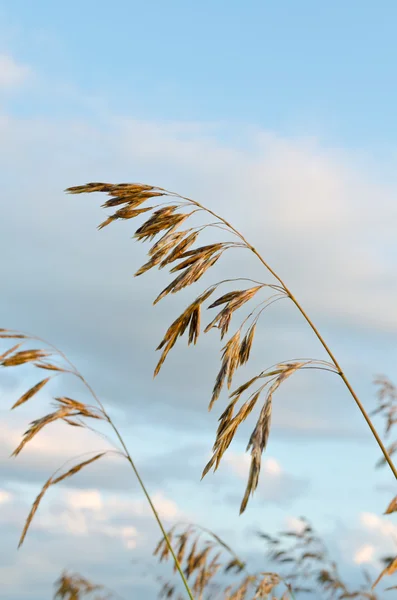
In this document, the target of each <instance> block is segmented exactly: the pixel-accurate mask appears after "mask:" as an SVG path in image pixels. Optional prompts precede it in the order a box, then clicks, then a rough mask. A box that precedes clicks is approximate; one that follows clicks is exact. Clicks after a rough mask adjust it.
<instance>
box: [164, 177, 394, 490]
mask: <svg viewBox="0 0 397 600" xmlns="http://www.w3.org/2000/svg"><path fill="white" fill-rule="evenodd" d="M159 189H161V190H162V189H163V188H159ZM164 191H166V190H164ZM174 194H175V193H174V192H172V195H174ZM175 195H177V196H179V197H180V198H182V199H183V200H186V201H188V202H189V201H190V202H192V204H194V205H195V206H198V207H200V208H204V210H206V211H207V212H208V213H209V214H211V215H212V216H213V217H215V219H219V220H220V221H222V222H223V223H224V224H225V225H226V226H227V227H229V228H230V230H231V231H232V232H233V233H235V235H236V236H237V237H239V238H240V239H241V241H242V242H244V243H245V244H246V245H247V247H248V248H249V249H250V250H251V252H252V253H253V254H255V256H256V257H257V258H258V259H259V260H260V262H261V263H262V264H263V266H264V267H266V269H267V270H268V271H269V272H270V273H271V274H272V275H273V277H275V278H276V279H277V281H278V282H279V283H280V284H281V286H282V288H283V289H284V291H285V292H286V294H287V295H288V296H289V297H290V298H291V300H292V302H293V303H294V304H295V306H296V308H297V309H298V310H299V312H300V313H301V315H302V316H303V318H304V319H305V321H306V322H307V323H308V325H309V326H310V327H311V329H312V331H313V332H314V334H315V335H316V337H317V339H318V340H319V342H320V344H321V345H322V346H323V348H324V350H325V351H326V352H327V354H328V356H329V357H330V359H331V360H332V362H333V364H334V365H335V367H336V369H337V372H338V374H339V375H340V377H341V379H342V381H343V383H344V384H345V385H346V387H347V389H348V390H349V392H350V394H351V396H352V397H353V399H354V401H355V403H356V404H357V406H358V408H359V410H360V412H361V414H362V415H363V417H364V419H365V420H366V422H367V425H368V427H369V428H370V430H371V432H372V435H373V436H374V438H375V440H376V441H377V443H378V446H379V448H380V449H381V451H382V453H383V456H384V457H385V461H386V462H387V464H388V465H389V467H390V469H391V471H392V473H393V474H394V477H395V478H396V479H397V469H396V467H395V466H394V464H393V461H392V459H391V458H390V456H389V453H388V451H387V449H386V447H385V446H384V444H383V442H382V440H381V438H380V436H379V434H378V432H377V431H376V429H375V427H374V425H373V423H372V421H371V419H370V417H369V415H368V413H367V411H366V410H365V408H364V406H363V404H362V403H361V401H360V399H359V397H358V396H357V394H356V392H355V391H354V390H353V388H352V386H351V384H350V382H349V380H348V379H347V377H346V375H345V374H344V372H343V371H342V369H341V367H340V365H339V362H338V361H337V360H336V358H335V356H334V354H333V353H332V351H331V349H330V348H329V347H328V345H327V343H326V342H325V340H324V338H323V337H322V335H321V334H320V332H319V331H318V329H317V327H316V326H315V325H314V323H313V321H312V320H311V319H310V317H309V316H308V315H307V313H306V312H305V310H304V309H303V307H302V306H301V304H300V303H299V302H298V300H297V299H296V298H295V296H294V294H293V293H292V292H291V290H290V289H289V288H288V287H287V286H286V284H285V283H284V281H283V280H282V279H281V277H280V276H279V275H277V273H276V272H275V271H274V270H273V269H272V268H271V267H270V265H268V264H267V262H266V261H265V260H264V259H263V258H262V256H261V255H260V254H259V252H258V251H257V250H256V248H254V246H252V245H251V244H250V243H249V242H248V241H247V240H246V239H245V237H244V236H243V235H242V234H241V233H240V232H239V231H237V229H235V228H234V227H233V226H232V225H231V224H230V223H228V222H227V221H226V219H224V218H223V217H221V216H219V215H218V214H217V213H215V212H214V211H212V210H210V209H208V208H205V207H203V206H202V205H201V204H200V203H199V202H197V201H196V200H192V199H191V198H187V197H185V196H180V195H179V194H175Z"/></svg>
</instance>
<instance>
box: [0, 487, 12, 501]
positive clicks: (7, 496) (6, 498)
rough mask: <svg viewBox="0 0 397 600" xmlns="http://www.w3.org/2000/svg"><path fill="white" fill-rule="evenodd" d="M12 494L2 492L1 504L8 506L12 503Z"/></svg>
mask: <svg viewBox="0 0 397 600" xmlns="http://www.w3.org/2000/svg"><path fill="white" fill-rule="evenodd" d="M11 500H12V494H11V493H10V492H7V491H6V490H0V504H6V503H7V502H11Z"/></svg>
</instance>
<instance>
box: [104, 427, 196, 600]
mask: <svg viewBox="0 0 397 600" xmlns="http://www.w3.org/2000/svg"><path fill="white" fill-rule="evenodd" d="M108 421H109V423H110V425H111V426H112V428H113V430H114V432H115V434H116V435H117V437H118V439H119V441H120V444H121V445H122V446H123V449H124V452H125V455H126V457H127V460H128V462H129V463H130V465H131V467H132V468H133V470H134V473H135V475H136V478H137V479H138V481H139V485H140V486H141V488H142V491H143V493H144V494H145V496H146V499H147V501H148V502H149V505H150V508H151V509H152V512H153V515H154V517H155V519H156V521H157V523H158V525H159V527H160V529H161V533H162V534H163V537H164V540H165V542H166V544H167V546H168V549H169V551H170V552H171V555H172V558H173V559H174V562H175V566H176V568H177V570H178V571H179V575H180V576H181V579H182V582H183V585H184V586H185V589H186V592H187V594H188V596H189V598H190V599H191V600H194V597H193V594H192V591H191V589H190V587H189V584H188V582H187V579H186V577H185V574H184V572H183V570H182V567H181V564H180V562H179V560H178V558H177V556H176V554H175V552H174V550H173V548H172V545H171V542H170V539H169V537H168V535H167V532H166V531H165V529H164V526H163V524H162V522H161V519H160V516H159V514H158V512H157V510H156V507H155V506H154V504H153V502H152V499H151V497H150V494H149V492H148V491H147V489H146V487H145V484H144V483H143V481H142V479H141V476H140V475H139V472H138V470H137V468H136V466H135V464H134V461H133V460H132V458H131V456H130V453H129V452H128V449H127V447H126V445H125V443H124V440H123V438H122V437H121V435H120V433H119V431H118V429H117V427H116V426H115V425H114V424H113V423H112V421H111V420H110V418H109V417H108Z"/></svg>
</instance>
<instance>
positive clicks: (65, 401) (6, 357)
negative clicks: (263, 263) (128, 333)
mask: <svg viewBox="0 0 397 600" xmlns="http://www.w3.org/2000/svg"><path fill="white" fill-rule="evenodd" d="M0 338H2V339H9V340H13V339H23V340H24V342H21V343H19V344H16V345H14V346H12V347H11V348H10V349H9V350H7V351H6V352H4V353H3V354H2V355H1V357H0V366H2V367H14V366H19V365H24V364H27V363H31V364H32V365H33V366H35V367H37V368H40V369H45V370H49V371H53V372H54V374H53V375H51V376H50V377H46V378H45V379H42V380H41V381H39V382H38V383H36V384H35V385H34V386H32V387H31V388H29V389H28V390H27V391H26V392H25V393H24V394H23V395H22V396H21V397H20V398H19V400H17V401H16V402H15V403H14V405H13V406H12V408H13V409H15V408H18V407H19V406H21V405H22V404H25V403H26V402H28V401H29V400H31V399H32V398H33V397H34V396H36V395H37V394H38V393H39V392H40V391H41V390H42V389H43V388H44V386H45V385H47V384H48V383H49V382H50V380H51V379H52V378H53V377H56V376H58V375H61V374H71V375H73V376H75V377H77V378H78V379H79V380H80V381H81V382H82V383H83V384H84V386H85V388H86V390H87V391H88V393H89V394H90V395H91V396H92V398H93V399H94V401H95V404H96V406H93V405H91V404H88V403H86V402H81V401H79V400H75V399H74V398H70V397H68V396H57V397H54V403H53V404H54V407H55V410H54V411H53V412H50V413H48V414H46V415H44V416H42V417H40V418H39V419H35V420H34V421H32V422H31V423H30V427H29V428H28V429H27V430H26V431H25V433H24V435H23V436H22V440H21V442H20V444H19V445H18V446H17V448H16V449H15V450H14V451H13V453H12V456H15V457H16V456H18V454H19V453H20V452H21V451H22V450H23V449H24V448H25V446H26V445H27V444H28V443H29V442H30V441H31V440H32V439H33V438H34V437H35V436H36V435H37V434H39V433H40V432H41V431H42V430H43V429H44V428H45V427H47V426H48V425H50V424H51V423H54V422H55V421H63V422H64V423H66V424H67V425H69V426H72V427H84V428H86V429H89V430H91V431H93V432H94V433H97V434H99V435H103V434H102V433H100V432H98V431H96V430H95V429H94V428H92V427H91V426H90V425H89V424H88V422H87V421H89V420H91V419H94V420H95V421H98V420H99V421H104V422H106V423H108V424H109V425H110V427H111V429H112V430H113V433H115V434H116V437H117V439H118V441H119V443H120V444H121V447H122V450H120V449H116V450H115V452H116V453H117V454H118V455H121V456H123V458H125V459H126V460H127V461H128V462H129V463H130V466H131V467H132V469H133V471H134V473H135V475H136V477H137V479H138V481H139V484H140V485H141V488H142V490H143V492H144V494H145V496H146V498H147V500H148V502H149V505H150V507H151V509H152V512H153V515H154V517H155V518H156V520H157V522H158V524H159V527H160V529H161V531H162V533H163V536H164V542H165V544H166V545H167V547H168V548H169V551H170V552H171V554H172V555H173V557H174V560H175V565H176V569H177V570H178V571H179V573H180V576H181V579H182V581H183V583H184V584H185V588H186V591H187V593H188V596H189V597H190V598H191V600H194V599H193V596H192V593H191V590H190V588H189V586H188V584H187V581H186V579H185V577H184V575H183V572H182V569H181V567H180V564H179V562H178V559H177V557H176V556H175V554H174V551H173V549H172V547H171V544H170V541H169V540H168V538H167V534H166V531H165V529H164V527H163V525H162V522H161V520H160V517H159V515H158V513H157V510H156V508H155V506H154V505H153V502H152V500H151V498H150V495H149V493H148V491H147V490H146V487H145V485H144V483H143V481H142V479H141V477H140V475H139V472H138V471H137V469H136V466H135V463H134V462H133V460H132V458H131V455H130V454H129V452H128V449H127V447H126V445H125V443H124V441H123V438H122V437H121V435H120V433H119V431H118V429H117V428H116V426H115V425H114V423H113V421H112V420H111V418H110V417H109V415H108V414H107V412H106V410H105V408H104V406H103V404H102V402H101V401H100V400H99V398H98V397H97V396H96V394H95V392H94V390H93V389H92V387H91V386H90V385H89V384H88V383H87V382H86V380H85V379H84V377H83V376H82V375H81V373H80V372H79V371H78V370H77V369H76V367H75V366H74V365H73V364H72V363H71V362H70V361H69V360H68V359H67V358H66V356H65V355H64V354H63V353H62V352H61V351H59V350H58V349H57V348H55V346H52V345H50V344H47V345H48V346H50V348H51V349H50V350H42V349H31V350H19V348H20V346H21V345H22V344H23V343H25V342H27V341H36V342H37V341H38V342H40V343H42V344H45V342H44V341H43V340H41V339H40V338H38V337H33V336H29V335H27V334H24V333H21V332H18V331H13V330H8V329H0ZM50 357H53V358H57V359H61V360H62V361H63V362H64V363H66V365H65V366H62V365H58V364H55V363H53V362H47V361H44V362H43V359H44V358H45V359H48V358H50ZM109 452H112V451H110V450H106V451H104V452H98V453H95V454H94V456H92V457H91V458H89V459H87V460H83V461H80V462H77V463H76V464H74V465H73V466H72V467H71V468H69V469H67V470H65V466H66V465H63V466H62V467H60V468H59V469H57V471H56V472H55V473H53V474H52V475H51V477H49V479H47V481H46V482H45V484H44V486H43V488H42V489H41V492H40V493H39V495H38V496H37V498H36V499H35V501H34V502H33V505H32V508H31V510H30V513H29V515H28V517H27V519H26V522H25V525H24V527H23V530H22V534H21V537H20V541H19V545H18V547H20V546H21V545H22V544H23V542H24V540H25V537H26V534H27V532H28V530H29V527H30V525H31V523H32V521H33V518H34V516H35V514H36V512H37V510H38V508H39V505H40V503H41V501H42V499H43V497H44V495H45V493H46V492H47V490H48V489H49V488H50V487H51V486H53V485H56V484H58V483H61V482H63V481H65V480H66V479H68V478H70V477H73V476H74V475H76V473H79V472H80V471H81V470H82V469H84V468H85V467H87V466H88V465H91V464H92V463H94V462H96V461H98V460H100V459H101V458H102V457H104V456H105V455H106V454H108V453H109ZM113 452H114V451H113ZM91 454H92V453H91ZM75 461H76V458H75ZM68 462H69V461H68ZM82 581H83V580H79V582H77V583H76V581H75V580H74V579H73V578H70V577H68V576H66V575H65V576H62V578H61V580H60V585H59V589H58V592H57V596H56V597H57V598H70V600H76V599H77V597H78V596H77V595H76V594H77V591H76V590H77V589H80V588H81V585H83V583H84V581H83V583H82ZM75 584H76V585H77V588H76V587H73V586H74V585H75ZM84 585H85V583H84ZM84 585H83V588H84ZM79 586H80V588H79ZM84 589H85V588H84ZM87 590H88V588H87V589H86V591H85V593H87ZM80 591H81V590H80ZM91 591H92V590H91ZM79 593H80V592H79ZM62 594H63V595H62Z"/></svg>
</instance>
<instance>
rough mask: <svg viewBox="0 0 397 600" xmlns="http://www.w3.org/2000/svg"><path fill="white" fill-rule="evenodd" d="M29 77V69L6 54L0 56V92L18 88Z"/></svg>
mask: <svg viewBox="0 0 397 600" xmlns="http://www.w3.org/2000/svg"><path fill="white" fill-rule="evenodd" d="M30 75H31V69H30V68H29V67H28V66H26V65H23V64H20V63H18V62H17V61H16V60H15V59H14V58H13V57H12V56H10V55H8V54H0V90H13V89H15V88H18V87H20V86H21V85H22V84H24V83H25V81H26V80H27V79H28V77H29V76H30Z"/></svg>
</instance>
